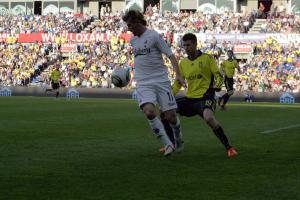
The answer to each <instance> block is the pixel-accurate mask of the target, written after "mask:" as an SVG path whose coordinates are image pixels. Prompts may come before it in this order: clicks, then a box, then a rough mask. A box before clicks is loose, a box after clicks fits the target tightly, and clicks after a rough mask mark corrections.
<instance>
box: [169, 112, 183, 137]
mask: <svg viewBox="0 0 300 200" xmlns="http://www.w3.org/2000/svg"><path fill="white" fill-rule="evenodd" d="M170 126H171V128H172V130H173V133H174V137H175V139H176V140H177V139H180V140H181V138H182V134H181V126H180V120H179V118H178V117H176V124H175V125H174V124H171V123H170Z"/></svg>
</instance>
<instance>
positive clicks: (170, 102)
mask: <svg viewBox="0 0 300 200" xmlns="http://www.w3.org/2000/svg"><path fill="white" fill-rule="evenodd" d="M136 92H137V93H136V95H137V100H138V103H139V106H140V107H141V106H142V105H144V104H146V103H152V104H154V105H156V104H158V105H159V107H160V110H161V111H162V112H165V111H167V110H172V109H176V108H177V104H176V99H175V97H174V95H173V91H172V87H171V84H170V83H169V82H166V83H157V84H153V85H143V86H138V87H137V88H136Z"/></svg>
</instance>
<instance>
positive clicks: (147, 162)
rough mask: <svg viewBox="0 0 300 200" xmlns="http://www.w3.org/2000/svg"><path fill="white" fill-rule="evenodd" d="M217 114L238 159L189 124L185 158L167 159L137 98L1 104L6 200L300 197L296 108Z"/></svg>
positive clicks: (236, 108) (234, 106) (1, 176)
mask: <svg viewBox="0 0 300 200" xmlns="http://www.w3.org/2000/svg"><path fill="white" fill-rule="evenodd" d="M216 116H217V119H218V120H219V121H220V123H221V124H222V125H223V128H224V130H225V132H226V134H227V135H228V137H229V139H230V141H231V143H232V144H233V145H234V146H235V147H236V148H237V150H238V152H239V155H238V156H237V157H235V158H227V155H226V152H225V150H224V149H223V146H222V145H221V144H220V142H219V141H218V140H217V138H216V137H215V136H214V135H213V133H212V131H211V130H210V129H209V128H208V126H207V125H206V124H205V123H204V122H203V121H202V120H201V119H200V118H199V117H193V118H181V123H182V127H183V134H184V140H185V150H184V152H183V153H182V154H174V155H172V156H171V157H168V158H165V157H163V156H162V155H161V154H160V153H159V151H158V149H159V148H160V142H159V141H158V140H157V139H156V138H155V137H154V136H153V134H152V132H151V130H150V128H149V126H148V123H147V121H146V119H145V117H144V116H143V113H142V112H140V111H139V109H138V106H137V104H136V102H135V101H133V100H122V99H80V100H71V101H69V100H66V99H63V98H62V99H59V100H55V99H53V98H46V97H45V98H38V97H1V98H0V127H1V130H0V199H1V200H18V199H30V200H33V199H34V200H41V199H42V200H44V199H47V200H50V199H51V200H52V199H53V200H85V199H99V200H123V199H124V200H167V199H168V200H177V199H178V200H182V199H187V200H200V199H201V200H202V199H204V200H210V199H211V200H223V199H224V200H225V199H226V200H227V199H230V200H236V199H237V200H246V199H249V200H250V199H251V200H266V199H270V200H276V199H278V200H283V199H293V200H294V199H300V105H299V104H295V105H280V104H270V103H252V104H246V103H230V104H229V105H228V111H227V112H221V111H219V110H217V111H216ZM285 127H288V128H286V129H281V128H285ZM270 130H271V132H269V133H262V132H264V131H270ZM272 130H274V131H272Z"/></svg>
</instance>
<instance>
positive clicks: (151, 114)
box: [143, 104, 156, 120]
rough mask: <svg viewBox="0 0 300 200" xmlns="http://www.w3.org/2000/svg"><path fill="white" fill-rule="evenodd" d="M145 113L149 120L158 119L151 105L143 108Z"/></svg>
mask: <svg viewBox="0 0 300 200" xmlns="http://www.w3.org/2000/svg"><path fill="white" fill-rule="evenodd" d="M143 112H144V113H145V115H146V117H147V118H148V119H149V120H152V119H154V118H155V117H156V113H155V107H154V106H152V105H151V104H147V105H144V106H143Z"/></svg>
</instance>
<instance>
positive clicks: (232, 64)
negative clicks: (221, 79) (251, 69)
mask: <svg viewBox="0 0 300 200" xmlns="http://www.w3.org/2000/svg"><path fill="white" fill-rule="evenodd" d="M238 66H239V64H238V62H237V61H236V60H225V61H223V62H222V64H221V67H222V68H223V70H224V72H225V75H226V77H227V78H233V75H234V70H235V68H237V67H238Z"/></svg>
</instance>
